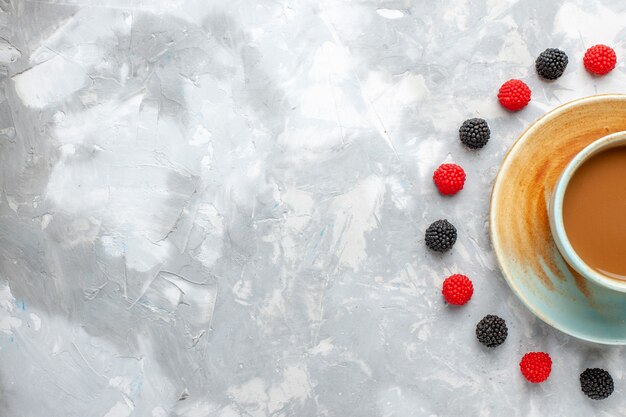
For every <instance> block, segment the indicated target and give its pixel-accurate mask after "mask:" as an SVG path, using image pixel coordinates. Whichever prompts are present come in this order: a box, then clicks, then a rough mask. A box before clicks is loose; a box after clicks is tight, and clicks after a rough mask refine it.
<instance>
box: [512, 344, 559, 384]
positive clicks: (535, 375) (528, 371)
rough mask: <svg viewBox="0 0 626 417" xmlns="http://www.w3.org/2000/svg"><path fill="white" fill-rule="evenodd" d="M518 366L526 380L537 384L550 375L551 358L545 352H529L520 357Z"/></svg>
mask: <svg viewBox="0 0 626 417" xmlns="http://www.w3.org/2000/svg"><path fill="white" fill-rule="evenodd" d="M519 368H520V370H521V371H522V375H524V377H525V378H526V379H527V380H528V381H530V382H532V383H533V384H538V383H539V382H543V381H545V380H546V379H548V377H549V376H550V371H552V359H551V358H550V355H548V354H547V353H545V352H529V353H527V354H525V355H524V356H523V357H522V360H521V361H520V363H519Z"/></svg>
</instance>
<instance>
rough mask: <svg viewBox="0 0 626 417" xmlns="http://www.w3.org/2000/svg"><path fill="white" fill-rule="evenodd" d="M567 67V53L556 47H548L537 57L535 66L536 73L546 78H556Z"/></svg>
mask: <svg viewBox="0 0 626 417" xmlns="http://www.w3.org/2000/svg"><path fill="white" fill-rule="evenodd" d="M566 67H567V55H566V54H565V52H563V51H561V50H560V49H556V48H548V49H546V50H545V51H543V52H542V53H541V54H539V56H538V57H537V60H536V61H535V68H536V69H537V74H539V75H540V76H542V77H543V78H545V79H547V80H556V79H557V78H559V77H560V76H561V75H563V72H565V68H566Z"/></svg>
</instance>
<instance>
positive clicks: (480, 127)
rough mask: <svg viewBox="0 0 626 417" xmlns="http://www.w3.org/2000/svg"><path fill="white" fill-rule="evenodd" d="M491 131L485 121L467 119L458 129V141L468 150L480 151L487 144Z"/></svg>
mask: <svg viewBox="0 0 626 417" xmlns="http://www.w3.org/2000/svg"><path fill="white" fill-rule="evenodd" d="M490 136H491V131H490V130H489V125H488V124H487V122H486V121H485V119H479V118H476V117H475V118H473V119H467V120H466V121H464V122H463V124H462V125H461V127H460V128H459V139H461V142H463V145H465V146H467V147H468V148H470V149H480V148H482V147H483V146H485V145H486V144H487V142H489V137H490Z"/></svg>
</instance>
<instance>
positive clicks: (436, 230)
mask: <svg viewBox="0 0 626 417" xmlns="http://www.w3.org/2000/svg"><path fill="white" fill-rule="evenodd" d="M425 240H426V246H428V247H429V248H430V249H432V250H434V251H437V252H445V251H447V250H449V249H450V248H451V247H452V246H453V245H454V242H456V227H454V226H453V225H452V224H451V223H450V222H449V221H447V220H437V221H436V222H433V223H432V224H431V225H430V226H428V229H426V236H425Z"/></svg>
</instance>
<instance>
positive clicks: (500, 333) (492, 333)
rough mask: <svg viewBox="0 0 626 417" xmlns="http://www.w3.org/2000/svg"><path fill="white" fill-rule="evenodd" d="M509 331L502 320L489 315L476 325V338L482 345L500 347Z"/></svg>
mask: <svg viewBox="0 0 626 417" xmlns="http://www.w3.org/2000/svg"><path fill="white" fill-rule="evenodd" d="M508 334H509V329H508V328H507V327H506V322H505V321H504V319H502V318H500V317H498V316H495V315H492V314H489V315H487V316H485V317H483V319H482V320H481V321H479V322H478V324H477V325H476V338H478V341H479V342H480V343H482V344H483V345H485V346H487V347H490V348H494V347H496V346H500V345H501V344H502V343H504V341H505V340H506V337H507V336H508Z"/></svg>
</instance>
